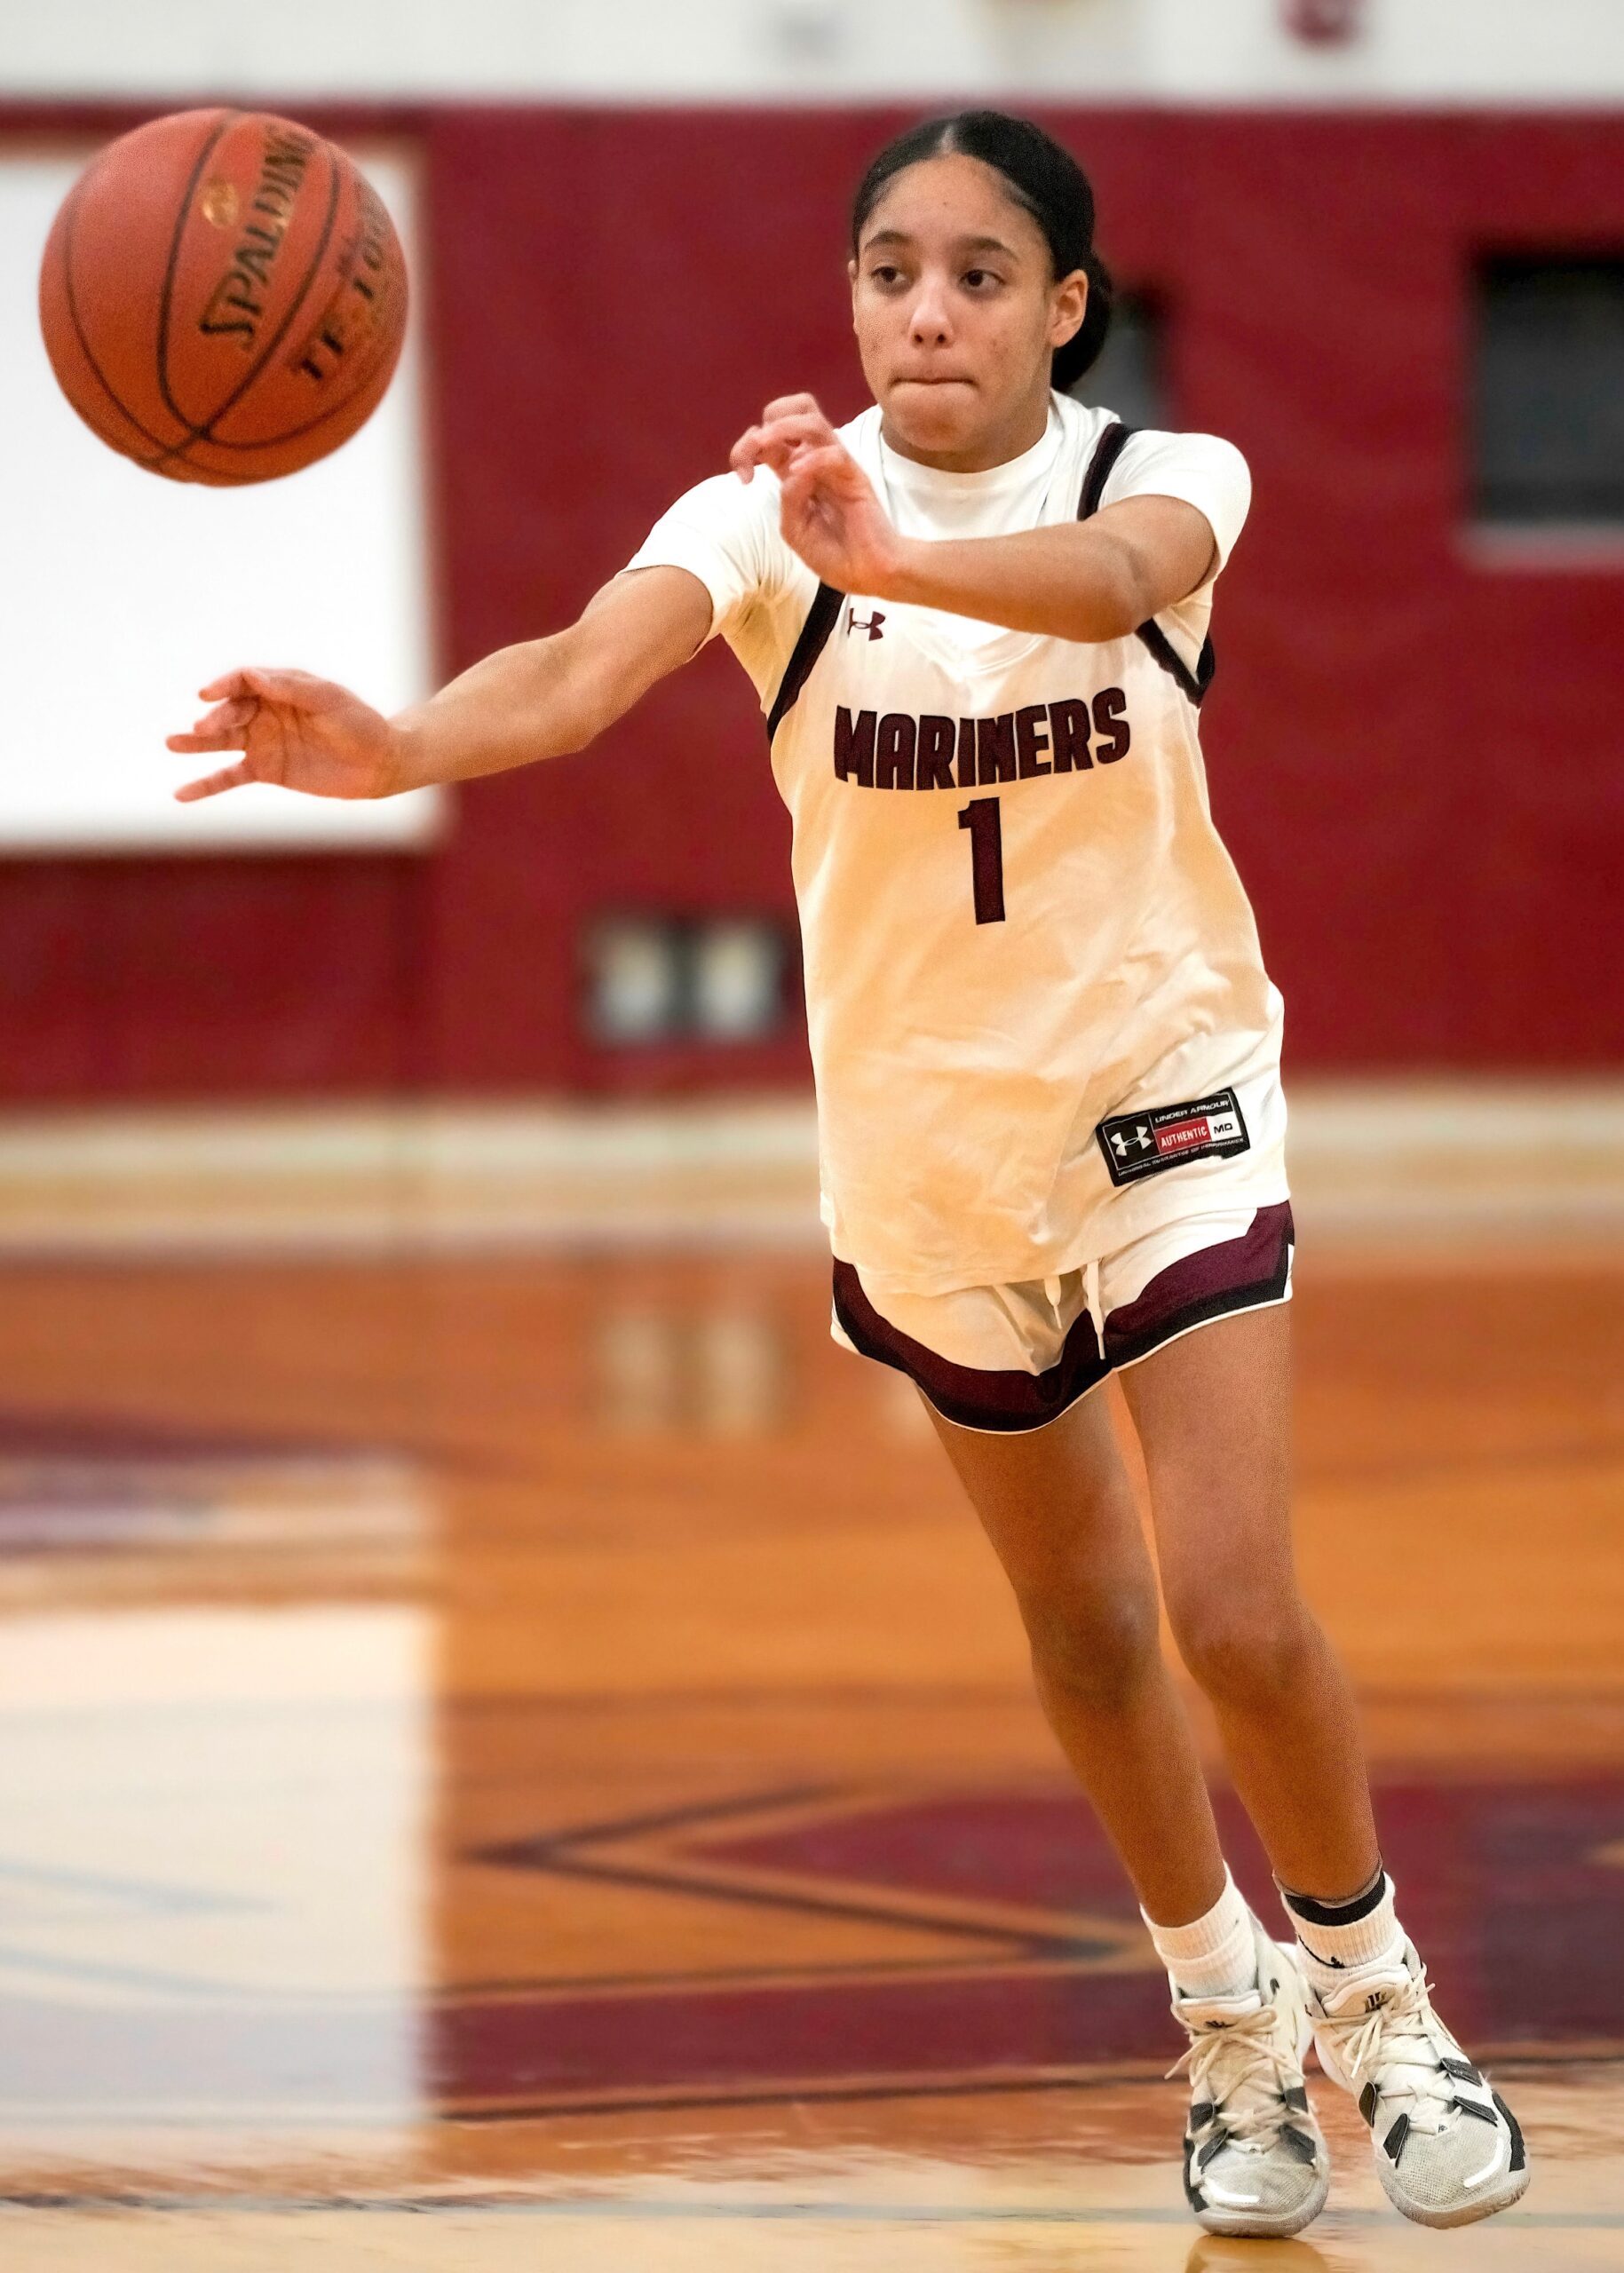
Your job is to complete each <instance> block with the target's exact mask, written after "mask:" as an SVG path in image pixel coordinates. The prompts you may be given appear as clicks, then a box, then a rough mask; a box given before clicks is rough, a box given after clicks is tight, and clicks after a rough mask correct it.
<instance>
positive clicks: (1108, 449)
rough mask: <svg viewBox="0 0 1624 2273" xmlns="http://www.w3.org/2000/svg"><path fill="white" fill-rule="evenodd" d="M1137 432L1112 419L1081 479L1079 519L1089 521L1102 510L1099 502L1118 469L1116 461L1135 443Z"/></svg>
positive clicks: (1118, 419)
mask: <svg viewBox="0 0 1624 2273" xmlns="http://www.w3.org/2000/svg"><path fill="white" fill-rule="evenodd" d="M1134 431H1135V430H1134V429H1133V427H1131V426H1124V425H1123V424H1122V422H1121V419H1120V418H1116V419H1113V421H1112V423H1111V424H1110V425H1109V426H1107V427H1106V429H1105V432H1104V433H1103V434H1102V435H1101V436H1100V438H1099V440H1098V441H1097V442H1096V444H1095V445H1094V455H1093V456H1092V457H1091V458H1090V459H1089V470H1088V471H1087V473H1085V474H1084V475H1083V477H1082V495H1081V497H1080V498H1079V499H1078V500H1077V518H1078V519H1079V520H1080V521H1086V520H1090V519H1092V518H1093V516H1094V515H1095V514H1096V513H1097V512H1098V511H1099V501H1100V499H1101V498H1102V497H1103V496H1104V495H1105V484H1106V482H1108V481H1109V480H1110V479H1111V476H1112V473H1113V471H1114V470H1115V467H1116V462H1117V460H1118V458H1120V457H1121V455H1122V452H1123V451H1124V449H1126V447H1128V445H1129V442H1130V441H1131V440H1133V437H1134Z"/></svg>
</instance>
